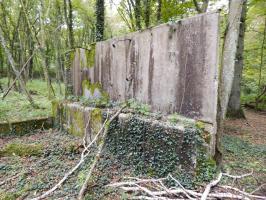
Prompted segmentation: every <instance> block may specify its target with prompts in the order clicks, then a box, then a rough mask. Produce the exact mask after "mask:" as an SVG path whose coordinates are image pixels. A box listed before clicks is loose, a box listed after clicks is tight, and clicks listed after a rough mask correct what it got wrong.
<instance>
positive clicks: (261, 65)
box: [255, 18, 266, 109]
mask: <svg viewBox="0 0 266 200" xmlns="http://www.w3.org/2000/svg"><path fill="white" fill-rule="evenodd" d="M265 40H266V18H265V23H264V31H263V39H262V44H261V53H260V71H259V83H258V96H257V97H256V100H255V103H256V109H258V106H259V99H260V97H261V90H262V94H263V88H262V87H261V86H262V85H261V78H262V67H263V64H264V63H263V59H264V45H265ZM265 87H266V86H264V88H265Z"/></svg>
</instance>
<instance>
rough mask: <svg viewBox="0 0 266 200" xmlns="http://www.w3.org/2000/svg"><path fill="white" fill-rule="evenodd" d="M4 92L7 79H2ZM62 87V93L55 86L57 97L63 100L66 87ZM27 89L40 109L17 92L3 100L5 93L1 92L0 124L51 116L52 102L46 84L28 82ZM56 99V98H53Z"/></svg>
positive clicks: (37, 81) (54, 85) (39, 81)
mask: <svg viewBox="0 0 266 200" xmlns="http://www.w3.org/2000/svg"><path fill="white" fill-rule="evenodd" d="M0 81H1V83H2V86H4V88H3V89H4V91H5V90H6V89H7V79H0ZM61 86H62V93H61V94H60V90H59V87H58V85H57V84H55V83H54V84H53V88H54V90H55V94H56V97H55V98H63V92H64V87H63V84H61ZM27 89H28V90H29V92H30V93H31V96H32V97H33V99H34V101H35V103H36V104H37V105H38V108H33V107H32V106H31V105H30V103H29V101H28V100H27V97H26V95H24V94H22V93H19V92H16V91H14V90H12V91H10V93H9V94H8V95H7V96H6V98H5V99H4V100H2V96H3V94H4V93H3V92H1V91H0V98H1V100H0V122H13V121H22V120H27V119H35V118H40V117H48V116H51V115H52V113H51V110H52V109H51V100H52V99H48V91H47V85H46V82H44V81H42V80H37V79H36V80H32V81H28V82H27ZM53 99H54V98H53Z"/></svg>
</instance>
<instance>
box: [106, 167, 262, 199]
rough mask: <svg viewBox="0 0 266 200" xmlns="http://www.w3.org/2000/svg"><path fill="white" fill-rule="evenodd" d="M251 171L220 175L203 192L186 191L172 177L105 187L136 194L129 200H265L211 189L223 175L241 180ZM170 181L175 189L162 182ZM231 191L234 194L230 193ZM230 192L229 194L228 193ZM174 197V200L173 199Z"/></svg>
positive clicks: (240, 193) (226, 187)
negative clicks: (174, 185)
mask: <svg viewBox="0 0 266 200" xmlns="http://www.w3.org/2000/svg"><path fill="white" fill-rule="evenodd" d="M252 173H253V171H252V172H251V173H248V174H244V175H239V176H233V175H230V174H224V173H220V174H219V175H218V177H217V179H215V180H213V181H211V182H210V183H209V184H208V185H207V186H206V188H205V190H204V192H203V193H202V192H199V191H194V190H190V189H186V188H185V187H184V186H182V184H181V183H180V182H179V181H178V180H176V179H175V178H174V177H173V176H172V175H168V177H167V178H163V179H139V178H132V177H130V180H128V181H123V182H118V183H111V184H108V185H107V186H106V187H112V188H119V189H122V190H123V191H125V192H129V193H132V192H133V193H134V194H137V195H136V196H132V197H131V198H130V199H147V200H179V199H190V200H192V199H193V200H194V199H204V200H207V199H244V200H250V199H263V200H266V197H264V196H259V195H253V194H249V193H247V192H244V191H241V190H240V189H238V188H234V187H231V186H219V187H221V188H222V189H225V190H226V192H215V191H212V192H211V189H212V188H213V187H215V186H218V185H219V183H220V181H221V179H222V177H223V175H224V176H227V177H230V178H234V179H241V178H244V177H247V176H250V175H252ZM169 178H170V179H172V180H174V181H175V183H176V186H177V187H172V188H167V187H166V186H165V185H164V184H163V183H162V181H166V180H169ZM232 190H233V192H234V193H232ZM230 191H231V192H230ZM174 196H175V198H174Z"/></svg>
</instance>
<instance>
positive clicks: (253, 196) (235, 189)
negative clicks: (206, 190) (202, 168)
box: [219, 185, 266, 199]
mask: <svg viewBox="0 0 266 200" xmlns="http://www.w3.org/2000/svg"><path fill="white" fill-rule="evenodd" d="M219 187H221V188H224V189H227V190H228V189H229V190H234V191H236V192H239V193H240V194H243V195H244V196H245V197H249V198H256V199H266V197H261V196H258V195H252V194H249V193H247V192H244V191H241V190H239V189H238V188H234V187H231V186H227V185H221V186H219Z"/></svg>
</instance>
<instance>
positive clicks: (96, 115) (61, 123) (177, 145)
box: [52, 101, 215, 173]
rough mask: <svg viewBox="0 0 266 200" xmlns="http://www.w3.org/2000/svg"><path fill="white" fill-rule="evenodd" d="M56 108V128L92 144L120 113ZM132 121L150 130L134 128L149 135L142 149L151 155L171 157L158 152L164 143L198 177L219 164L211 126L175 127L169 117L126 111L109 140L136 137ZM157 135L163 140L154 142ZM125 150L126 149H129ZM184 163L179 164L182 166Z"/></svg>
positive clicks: (66, 105)
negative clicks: (109, 119) (215, 154)
mask: <svg viewBox="0 0 266 200" xmlns="http://www.w3.org/2000/svg"><path fill="white" fill-rule="evenodd" d="M52 107H53V114H54V116H53V117H54V120H55V123H54V124H55V126H57V127H60V128H61V129H63V130H65V131H66V132H68V133H70V134H72V135H75V136H78V137H84V134H85V132H86V140H87V142H88V143H89V142H90V141H91V140H92V139H93V138H94V136H95V135H96V134H97V133H98V131H99V130H100V128H101V127H102V125H103V122H104V120H105V119H106V117H107V115H108V116H111V115H112V114H113V113H115V111H116V110H117V109H118V108H95V107H87V106H83V105H82V104H80V103H79V102H69V101H61V102H54V103H53V106H52ZM132 120H133V121H134V120H135V121H138V122H140V123H141V124H142V126H143V127H146V128H147V127H150V128H149V131H148V133H147V132H146V129H145V131H143V132H141V130H139V127H138V126H137V127H131V128H132V129H134V130H139V137H142V136H143V135H145V137H146V139H145V140H144V141H141V142H142V143H143V144H142V146H143V145H144V146H147V145H148V146H152V147H150V148H148V150H147V149H146V150H147V151H151V154H155V155H159V154H169V152H168V150H165V151H164V150H160V152H157V151H158V148H159V146H161V143H164V144H167V145H164V148H165V149H175V150H174V151H175V152H173V153H174V154H176V156H178V155H181V156H178V157H179V158H177V160H178V159H180V163H181V164H182V163H183V164H184V163H186V165H189V166H190V167H191V168H193V169H194V170H195V171H196V172H195V173H198V172H197V171H198V169H199V168H200V169H201V170H204V169H203V168H204V167H202V166H205V165H206V163H209V164H211V165H212V166H213V163H215V161H214V159H213V154H212V152H211V149H212V148H211V137H212V136H211V135H210V133H209V132H208V128H209V127H211V126H208V124H206V123H204V122H199V121H195V120H192V119H188V118H185V117H182V116H181V117H180V119H179V120H178V121H177V122H176V123H171V122H170V121H169V116H162V117H161V118H160V119H156V117H154V116H152V115H151V116H145V115H140V114H135V113H132V112H131V111H130V109H125V110H124V111H123V112H122V113H120V114H119V116H118V118H117V120H116V122H113V123H112V124H111V125H110V126H115V127H116V128H115V129H114V132H110V133H111V134H109V135H110V136H109V137H111V138H112V137H115V140H118V139H117V137H118V138H119V137H120V139H121V138H122V139H121V140H124V139H123V137H124V136H125V137H126V135H127V136H128V137H127V138H130V137H131V136H132V137H135V136H134V134H135V131H133V132H130V130H131V129H130V127H129V129H125V127H127V126H135V125H136V123H133V124H132V123H131V124H130V122H131V121H132ZM85 128H86V130H85ZM153 129H154V130H153ZM128 130H129V131H128ZM156 130H161V132H162V135H161V136H158V131H156ZM110 131H112V129H110ZM131 131H132V130H131ZM117 134H118V135H117ZM119 135H120V136H119ZM121 135H122V136H121ZM154 135H157V136H156V137H159V139H158V140H157V139H152V138H153V136H154ZM166 138H168V139H166ZM169 138H170V140H169ZM171 138H172V139H171ZM111 140H112V139H111ZM132 140H133V139H132ZM165 140H168V141H165ZM151 141H152V142H151ZM135 142H137V141H132V142H130V143H129V144H127V145H130V144H132V145H135V147H136V148H137V146H138V144H136V143H135ZM146 142H147V144H146ZM165 142H167V143H165ZM118 143H119V141H116V142H115V143H114V145H115V146H116V145H117V144H118ZM120 144H121V145H122V146H123V142H121V141H120ZM168 145H169V146H168ZM111 148H113V147H111ZM114 148H116V147H114ZM121 148H122V149H126V148H128V147H121ZM154 152H157V153H154ZM131 153H132V152H128V154H127V155H131ZM170 154H172V153H170ZM147 155H149V153H146V154H145V156H144V157H147ZM167 156H168V155H162V156H161V157H167ZM125 158H126V157H125ZM121 159H124V158H121ZM171 159H172V158H171ZM150 162H151V161H150ZM180 163H178V164H177V163H176V164H177V165H179V164H180ZM207 165H208V164H207ZM184 166H185V165H183V167H184ZM170 168H172V167H170ZM155 171H156V170H155Z"/></svg>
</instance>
